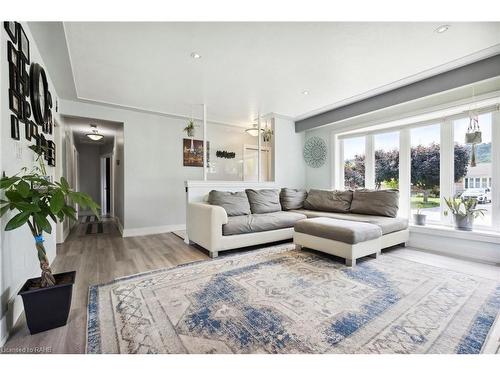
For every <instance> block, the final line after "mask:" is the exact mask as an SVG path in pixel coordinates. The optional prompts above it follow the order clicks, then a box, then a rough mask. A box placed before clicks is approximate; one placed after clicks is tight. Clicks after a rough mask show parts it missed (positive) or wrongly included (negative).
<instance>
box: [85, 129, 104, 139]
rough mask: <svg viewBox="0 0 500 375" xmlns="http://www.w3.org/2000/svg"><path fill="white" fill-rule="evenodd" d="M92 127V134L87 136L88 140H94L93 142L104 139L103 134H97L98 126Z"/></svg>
mask: <svg viewBox="0 0 500 375" xmlns="http://www.w3.org/2000/svg"><path fill="white" fill-rule="evenodd" d="M90 127H91V128H92V133H87V134H85V135H86V136H87V137H88V138H90V139H92V140H93V141H100V140H101V139H103V138H104V136H103V135H102V134H99V133H98V132H97V125H90Z"/></svg>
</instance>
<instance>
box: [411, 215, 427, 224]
mask: <svg viewBox="0 0 500 375" xmlns="http://www.w3.org/2000/svg"><path fill="white" fill-rule="evenodd" d="M426 218H427V216H426V215H424V214H413V223H414V224H415V225H425V220H426Z"/></svg>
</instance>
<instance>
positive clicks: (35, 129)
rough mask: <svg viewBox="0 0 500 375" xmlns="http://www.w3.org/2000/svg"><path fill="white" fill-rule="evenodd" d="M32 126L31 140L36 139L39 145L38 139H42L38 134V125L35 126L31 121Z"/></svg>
mask: <svg viewBox="0 0 500 375" xmlns="http://www.w3.org/2000/svg"><path fill="white" fill-rule="evenodd" d="M30 124H31V138H35V139H36V143H37V144H38V139H39V138H40V136H39V134H38V125H37V124H35V123H34V122H33V121H30Z"/></svg>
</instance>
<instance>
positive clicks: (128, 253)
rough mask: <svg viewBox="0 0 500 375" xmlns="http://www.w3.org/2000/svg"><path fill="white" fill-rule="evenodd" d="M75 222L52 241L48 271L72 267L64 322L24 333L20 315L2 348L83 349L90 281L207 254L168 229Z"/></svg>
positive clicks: (104, 279) (110, 222)
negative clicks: (133, 230) (142, 232)
mask: <svg viewBox="0 0 500 375" xmlns="http://www.w3.org/2000/svg"><path fill="white" fill-rule="evenodd" d="M86 231H87V223H82V224H79V225H78V227H76V228H75V229H74V230H73V231H72V233H71V234H70V235H69V236H68V239H67V240H66V242H65V243H64V244H62V245H58V249H57V256H56V259H55V260H54V262H53V263H52V269H53V271H54V272H64V271H72V270H76V282H75V285H74V287H73V300H72V304H71V311H70V315H69V319H68V324H67V325H66V326H64V327H60V328H56V329H53V330H51V331H46V332H42V333H38V334H36V335H30V333H29V331H28V328H27V327H26V323H25V319H24V315H23V316H22V317H21V318H20V319H19V321H18V322H17V323H16V325H15V327H14V330H13V332H12V333H11V336H10V337H9V339H8V341H7V343H6V345H5V348H6V349H9V348H39V349H38V350H41V351H44V352H52V353H85V343H86V325H87V298H88V288H89V286H90V285H95V284H102V283H106V282H109V281H111V280H114V279H116V278H118V277H122V276H127V275H131V274H135V273H139V272H145V271H149V270H154V269H158V268H166V267H173V266H176V265H178V264H182V263H188V262H193V261H197V260H203V259H210V258H209V257H208V255H207V254H206V253H205V252H203V251H202V250H201V249H198V248H196V247H194V246H188V245H186V244H185V243H184V241H183V240H182V239H181V238H179V237H177V236H176V235H174V234H172V233H165V234H158V235H153V236H142V237H127V238H122V237H121V236H120V233H119V232H118V229H117V228H116V226H115V225H114V222H112V221H107V222H104V223H103V232H104V233H102V234H85V233H86Z"/></svg>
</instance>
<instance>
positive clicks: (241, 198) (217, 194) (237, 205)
mask: <svg viewBox="0 0 500 375" xmlns="http://www.w3.org/2000/svg"><path fill="white" fill-rule="evenodd" d="M208 203H210V204H212V205H214V206H221V207H222V208H224V209H225V210H226V213H227V216H240V215H250V213H251V212H250V203H249V202H248V197H247V194H246V193H245V192H244V191H237V192H234V193H233V192H230V191H218V190H212V191H211V192H210V193H208Z"/></svg>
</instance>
